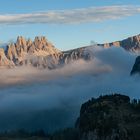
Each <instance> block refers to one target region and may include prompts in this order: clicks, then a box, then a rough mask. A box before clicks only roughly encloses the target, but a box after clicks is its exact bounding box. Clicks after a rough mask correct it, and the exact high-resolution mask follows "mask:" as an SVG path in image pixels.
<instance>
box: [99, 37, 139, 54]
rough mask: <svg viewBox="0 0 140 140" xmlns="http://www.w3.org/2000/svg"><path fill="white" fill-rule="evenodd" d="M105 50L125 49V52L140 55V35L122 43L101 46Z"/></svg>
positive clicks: (116, 42)
mask: <svg viewBox="0 0 140 140" xmlns="http://www.w3.org/2000/svg"><path fill="white" fill-rule="evenodd" d="M99 45H101V46H103V47H104V48H110V47H112V46H115V47H123V48H124V49H125V50H127V51H130V52H135V53H140V35H136V36H132V37H129V38H127V39H124V40H122V41H115V42H111V43H105V44H99Z"/></svg>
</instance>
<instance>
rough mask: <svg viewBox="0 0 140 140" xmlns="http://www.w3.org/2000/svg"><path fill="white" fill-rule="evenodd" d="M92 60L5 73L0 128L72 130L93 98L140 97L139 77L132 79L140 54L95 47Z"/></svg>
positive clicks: (0, 95)
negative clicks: (67, 128) (53, 67)
mask: <svg viewBox="0 0 140 140" xmlns="http://www.w3.org/2000/svg"><path fill="white" fill-rule="evenodd" d="M91 50H92V51H93V54H94V56H95V57H94V59H93V61H91V62H84V61H83V60H79V61H76V62H74V63H72V64H69V65H66V66H65V67H63V68H60V69H57V70H51V71H48V70H37V69H35V68H31V67H19V68H15V69H9V70H5V69H0V74H1V75H0V130H1V131H4V130H16V129H22V128H24V129H27V130H31V131H32V130H37V129H44V130H45V131H46V132H52V131H55V130H58V129H63V128H65V127H72V126H74V123H75V121H76V119H77V117H78V116H79V111H80V106H81V104H82V103H84V102H86V101H87V100H89V99H90V98H91V97H98V96H99V95H103V94H111V93H121V94H125V95H129V96H130V97H131V98H140V93H139V91H140V86H139V83H140V78H139V75H136V76H130V71H131V69H132V66H133V64H134V62H135V58H136V56H135V55H134V54H130V53H128V52H126V51H124V50H123V49H121V48H115V47H113V48H110V49H103V48H100V47H93V48H91Z"/></svg>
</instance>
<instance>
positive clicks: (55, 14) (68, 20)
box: [0, 5, 140, 25]
mask: <svg viewBox="0 0 140 140" xmlns="http://www.w3.org/2000/svg"><path fill="white" fill-rule="evenodd" d="M135 14H140V6H132V5H123V6H103V7H89V8H81V9H71V10H57V11H44V12H36V13H26V14H0V24H9V25H14V24H37V23H42V24H46V23H48V24H80V23H90V22H102V21H105V20H115V19H120V18H123V17H127V16H132V15H135Z"/></svg>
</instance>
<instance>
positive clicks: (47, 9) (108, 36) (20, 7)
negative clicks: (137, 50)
mask: <svg viewBox="0 0 140 140" xmlns="http://www.w3.org/2000/svg"><path fill="white" fill-rule="evenodd" d="M139 25H140V0H134V1H132V0H116V1H114V0H10V1H9V0H4V1H3V0H1V4H0V44H3V43H6V42H10V41H15V40H16V38H17V36H24V37H25V38H31V39H34V37H35V36H46V38H47V39H48V40H49V41H51V42H52V43H53V44H54V45H55V46H56V47H57V48H58V49H60V50H68V49H72V48H78V47H82V46H86V45H90V43H91V42H92V41H94V42H97V43H105V42H111V41H116V40H122V39H125V38H127V37H129V36H133V35H137V34H139V33H140V31H139V30H140V29H139Z"/></svg>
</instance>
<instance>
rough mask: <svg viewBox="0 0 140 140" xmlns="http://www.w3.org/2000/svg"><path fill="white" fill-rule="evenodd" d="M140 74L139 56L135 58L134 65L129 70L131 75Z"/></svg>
mask: <svg viewBox="0 0 140 140" xmlns="http://www.w3.org/2000/svg"><path fill="white" fill-rule="evenodd" d="M134 74H140V56H138V57H137V58H136V61H135V64H134V66H133V68H132V70H131V75H134Z"/></svg>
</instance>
